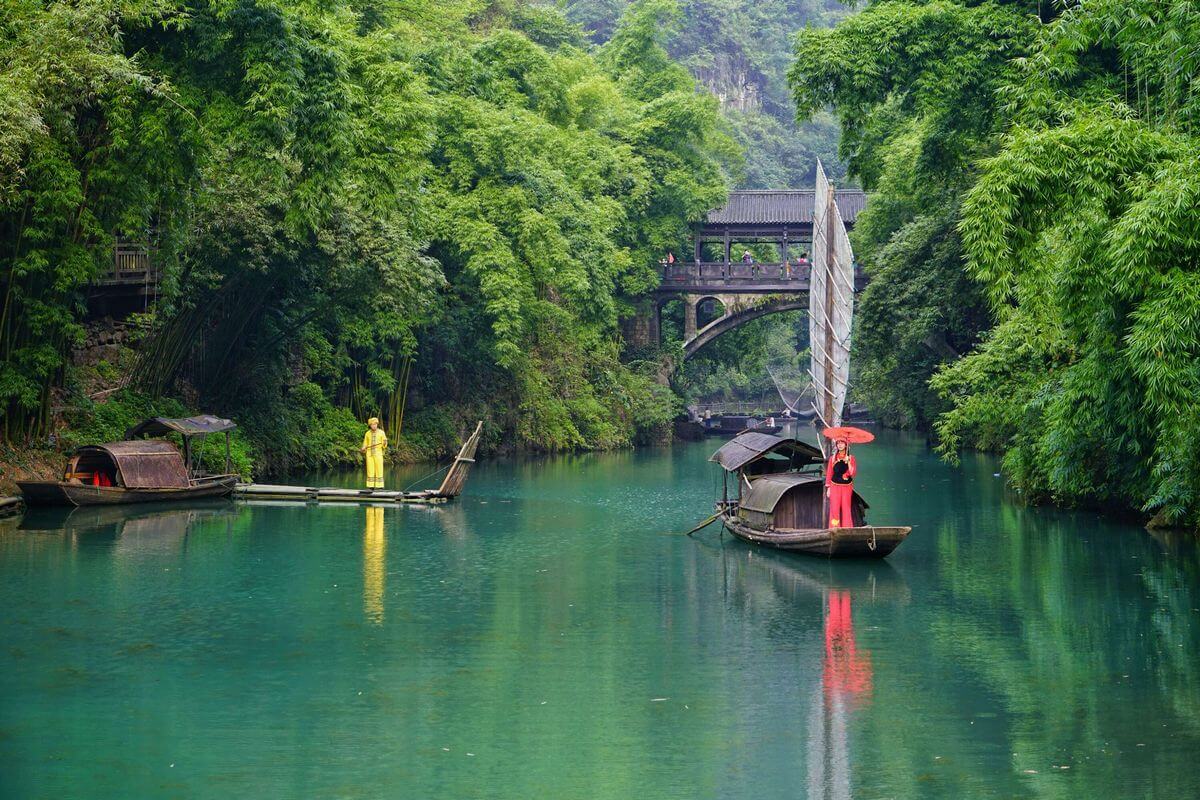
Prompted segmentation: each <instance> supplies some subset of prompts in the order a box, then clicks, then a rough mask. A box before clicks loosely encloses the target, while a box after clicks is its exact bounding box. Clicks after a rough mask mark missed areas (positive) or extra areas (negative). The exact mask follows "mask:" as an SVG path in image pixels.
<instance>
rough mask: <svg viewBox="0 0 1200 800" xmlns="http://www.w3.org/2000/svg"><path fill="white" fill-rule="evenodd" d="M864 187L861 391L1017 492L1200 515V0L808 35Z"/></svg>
mask: <svg viewBox="0 0 1200 800" xmlns="http://www.w3.org/2000/svg"><path fill="white" fill-rule="evenodd" d="M796 56H797V60H796V63H795V65H794V67H793V69H792V72H791V85H792V88H793V91H794V93H795V96H796V100H797V104H798V106H799V107H800V108H801V109H802V110H804V111H806V112H815V111H818V110H824V109H826V108H827V107H829V106H832V107H833V108H834V110H835V113H836V114H837V116H838V118H839V120H840V122H841V126H842V145H841V147H842V153H843V156H844V157H845V158H846V159H847V160H848V163H849V166H850V169H851V170H852V171H853V172H854V173H855V174H856V175H858V176H859V177H860V178H861V180H862V182H863V185H864V186H865V188H867V189H868V190H869V191H872V192H874V195H873V196H872V201H871V204H870V205H869V207H868V208H867V210H866V212H865V213H864V214H863V215H862V217H860V219H859V223H858V227H857V228H856V230H855V231H854V239H855V243H856V253H857V254H858V255H859V256H860V257H861V258H862V260H863V263H864V264H865V265H866V267H867V268H868V270H869V271H870V273H871V274H872V277H873V283H872V284H871V285H870V286H869V288H868V289H867V290H866V292H865V293H864V296H863V297H862V299H861V303H860V305H859V311H860V314H859V318H858V322H857V325H858V327H857V330H856V354H855V359H856V366H857V369H858V379H859V388H860V391H862V392H863V393H864V394H865V397H864V399H865V400H866V401H867V402H868V403H869V404H870V405H871V406H872V407H873V408H874V409H875V410H876V411H877V412H879V413H881V414H882V415H884V416H885V418H886V419H888V420H889V421H891V422H893V423H895V424H900V425H906V426H915V427H929V426H932V428H933V430H934V431H935V433H936V435H937V438H938V440H939V441H940V446H941V449H942V451H943V452H944V453H945V454H946V455H948V456H950V457H953V456H954V454H955V453H956V452H957V451H958V450H959V449H960V448H963V447H975V448H982V449H988V450H997V451H1000V452H1003V453H1004V454H1005V456H1004V462H1003V464H1004V471H1005V473H1006V476H1007V478H1008V480H1009V481H1010V482H1011V483H1012V484H1013V485H1014V486H1015V487H1016V488H1017V489H1018V490H1020V491H1021V492H1022V493H1023V494H1025V495H1026V496H1027V497H1030V498H1033V499H1035V500H1053V501H1056V502H1060V503H1064V504H1089V505H1102V506H1117V507H1125V508H1132V509H1137V510H1140V511H1141V512H1143V513H1145V514H1148V515H1151V514H1152V515H1154V516H1155V521H1156V522H1159V523H1164V524H1173V525H1184V526H1187V527H1190V528H1193V529H1195V528H1196V527H1197V525H1200V404H1198V403H1197V402H1196V397H1197V396H1198V393H1200V270H1198V267H1200V83H1197V81H1196V75H1197V74H1200V14H1197V13H1196V9H1195V6H1194V4H1192V3H1190V2H1179V1H1177V0H1167V2H1144V1H1143V0H1121V1H1120V2H1105V0H1101V1H1100V2H1092V3H1080V4H1067V5H1062V4H1053V3H1033V2H983V3H959V2H951V1H950V0H933V2H910V0H889V1H888V2H877V3H871V4H869V5H867V6H866V7H865V8H864V9H863V10H862V11H861V13H859V14H857V15H855V16H853V17H850V18H849V19H847V20H845V21H843V22H842V23H841V24H840V25H839V26H838V27H836V28H835V29H833V30H828V31H821V30H807V31H804V32H803V33H802V34H801V36H800V37H799V40H798V43H797V50H796Z"/></svg>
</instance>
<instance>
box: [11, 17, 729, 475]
mask: <svg viewBox="0 0 1200 800" xmlns="http://www.w3.org/2000/svg"><path fill="white" fill-rule="evenodd" d="M5 10H6V11H7V10H11V12H12V13H11V14H6V15H5V17H4V22H3V23H0V52H2V53H4V54H5V55H6V56H9V58H8V59H7V61H6V62H5V66H4V67H2V68H0V86H4V87H8V86H13V87H17V88H18V89H19V90H20V91H19V92H17V93H15V94H14V95H13V98H14V102H13V103H11V104H9V107H7V108H5V109H4V110H3V111H0V230H3V231H4V244H5V245H6V247H5V248H3V255H0V297H3V306H0V308H2V312H0V313H2V316H0V413H3V425H4V431H3V435H4V437H6V438H10V439H20V438H22V437H25V436H29V435H32V434H38V433H41V432H44V431H45V429H46V428H48V427H49V426H50V425H51V424H52V420H51V418H50V414H49V409H50V408H51V403H50V399H51V394H52V392H53V390H54V387H55V386H56V385H58V384H61V383H62V382H63V380H64V364H65V360H66V357H67V355H68V354H69V352H70V350H71V348H72V346H73V345H74V344H76V343H77V342H78V341H79V340H80V338H81V335H82V329H81V328H80V326H79V324H78V320H79V317H80V315H81V313H82V310H83V308H82V300H83V293H82V289H83V288H84V287H85V285H86V284H87V283H88V282H89V281H90V280H92V278H93V277H94V276H95V274H96V272H97V270H98V269H99V268H100V267H102V266H103V265H104V264H105V263H106V262H109V259H110V258H111V255H110V251H109V250H108V246H109V245H110V243H111V242H112V239H113V236H114V235H128V236H134V237H136V238H141V239H151V240H152V244H154V245H155V247H156V260H157V261H158V263H159V265H160V266H161V268H162V270H163V282H162V286H163V297H162V299H161V300H160V302H159V304H158V307H157V310H156V314H155V316H154V317H153V325H154V327H153V330H152V331H151V332H150V334H149V335H148V336H147V337H146V339H145V341H144V343H143V345H142V348H141V353H140V361H139V363H138V364H137V366H136V369H135V370H134V374H133V381H134V385H136V386H138V387H139V389H140V390H143V391H144V392H145V393H146V394H147V395H148V396H151V397H158V396H163V395H172V394H177V395H181V396H186V397H188V398H194V399H195V401H196V403H197V404H199V405H201V406H202V407H203V408H204V409H205V410H212V411H217V412H219V413H223V414H226V415H228V416H231V417H234V418H236V419H238V420H239V421H240V422H241V423H242V424H243V427H244V428H245V429H247V430H249V431H251V432H252V435H253V437H254V441H255V444H256V446H257V448H258V450H259V453H260V455H261V456H262V457H263V458H264V459H265V461H266V465H267V468H268V469H270V470H273V471H283V470H287V469H295V468H309V467H316V466H322V465H324V464H326V463H330V462H336V461H344V460H350V459H352V458H354V456H355V454H356V452H357V441H358V440H359V439H360V438H361V424H360V422H356V418H358V419H361V417H364V416H368V415H371V414H376V415H379V416H381V417H383V418H384V422H385V426H386V427H387V428H388V429H389V430H390V431H392V432H393V433H398V432H400V430H401V429H402V427H403V424H404V414H405V413H406V411H407V412H409V413H410V414H413V415H415V417H412V419H414V421H415V422H416V423H418V424H420V423H422V421H429V420H435V419H442V420H444V419H452V420H454V421H455V423H456V426H459V423H461V424H465V422H466V420H465V418H463V417H461V416H460V415H459V414H458V413H456V412H454V411H439V409H468V408H470V409H478V408H480V406H489V407H492V409H493V411H492V415H491V416H492V417H493V420H492V421H493V422H495V423H497V425H498V427H499V428H501V429H502V430H504V431H507V432H508V433H509V434H511V435H512V436H514V437H515V439H516V443H517V444H518V445H523V446H528V447H533V448H544V449H551V450H557V449H566V448H580V447H613V446H619V445H624V444H628V443H630V442H633V441H637V440H643V439H646V438H648V437H652V436H653V435H655V434H654V431H657V430H658V429H660V428H661V427H662V426H663V424H664V420H666V419H669V414H670V413H671V412H673V410H674V408H675V406H674V403H673V401H672V400H671V399H670V398H669V397H665V396H664V395H663V390H662V389H661V388H660V387H658V386H656V385H652V384H651V382H649V381H648V379H647V378H646V377H645V376H643V375H641V374H639V373H637V372H635V371H633V370H632V369H631V368H629V367H627V366H624V365H622V364H621V362H620V360H619V347H618V344H617V321H618V314H619V313H620V311H621V310H622V309H623V308H624V307H625V299H624V298H626V297H627V296H630V295H636V294H638V293H640V292H644V291H645V290H646V289H648V288H650V287H651V286H653V285H654V283H655V281H656V280H657V277H656V274H655V273H654V271H653V269H652V267H651V265H652V264H653V263H654V260H655V258H656V257H657V256H658V255H659V254H661V252H663V251H664V250H665V249H667V248H670V247H677V243H678V242H679V241H680V240H681V239H682V238H683V236H684V235H685V234H686V232H687V229H688V228H687V226H688V223H689V221H691V220H693V219H696V218H698V217H699V216H700V215H702V214H703V213H704V212H705V211H707V210H708V209H710V208H712V207H714V206H716V205H719V204H720V203H721V202H722V201H723V199H724V197H725V192H726V190H727V184H728V180H729V178H728V172H727V167H728V165H732V164H736V163H737V161H738V155H737V148H736V145H735V144H734V143H733V141H732V140H731V139H730V138H729V137H728V135H727V133H726V132H725V130H724V126H723V124H722V122H721V118H720V115H719V112H718V107H717V103H716V101H715V100H714V99H713V98H712V97H711V96H709V95H707V94H704V93H702V92H699V91H697V87H696V84H695V82H694V80H693V79H692V78H691V76H690V75H689V74H688V72H687V70H686V69H685V68H683V67H682V66H680V65H679V64H678V63H676V62H675V61H674V60H672V59H671V58H670V56H669V55H668V54H667V52H666V50H665V49H664V47H663V44H664V32H663V27H662V23H663V22H664V21H665V20H666V19H667V18H668V17H669V16H671V14H672V11H673V4H672V3H670V2H664V1H663V0H643V1H642V2H638V3H636V4H634V5H633V6H631V7H630V9H629V11H628V14H627V15H626V16H625V18H624V20H623V21H622V23H621V24H620V25H619V26H617V28H616V29H615V32H614V37H613V40H612V41H611V42H610V43H609V44H608V45H607V46H606V47H604V48H603V49H601V50H600V51H598V52H596V53H589V52H587V50H586V42H585V39H584V37H583V35H582V33H581V31H580V29H579V28H578V27H577V26H575V25H574V24H572V23H570V22H569V21H568V20H566V19H565V18H564V17H563V16H562V15H561V14H560V13H559V12H557V11H555V10H553V9H548V8H544V7H541V6H538V5H533V4H530V3H526V2H521V1H520V0H496V2H476V1H475V0H469V1H467V0H464V1H463V2H449V3H442V2H437V3H434V2H431V1H429V0H405V1H404V2H401V3H395V4H383V5H377V6H373V7H371V8H369V9H364V8H361V7H359V6H357V5H353V4H345V3H340V2H335V3H320V4H313V3H308V2H300V3H293V4H283V5H279V4H270V3H263V2H260V0H243V1H241V2H238V3H235V4H234V5H233V6H230V5H229V4H227V3H221V2H214V0H177V1H176V2H169V3H168V2H163V3H162V4H161V5H159V4H151V3H149V2H147V3H144V4H138V3H130V4H127V6H122V7H121V8H119V9H117V10H114V9H112V8H110V7H109V6H107V5H100V4H89V3H83V4H65V3H59V2H52V3H49V4H43V5H38V4H29V3H26V2H23V0H7V5H6V6H5ZM59 42H61V47H57V48H56V47H55V46H54V45H55V43H59ZM135 54H136V55H135ZM10 242H11V243H13V244H14V245H15V246H14V247H12V248H9V247H7V245H8V244H9V243H10ZM410 394H411V395H412V396H411V403H410V402H409V400H410V398H409V395H410ZM190 404H191V402H190V401H189V405H190ZM98 408H99V407H98ZM117 411H118V409H117V408H114V409H113V411H112V413H117ZM461 433H462V430H461V428H460V429H459V430H457V431H456V432H455V433H454V434H450V435H446V434H447V431H445V430H442V426H441V423H438V424H437V425H434V426H433V427H432V428H430V429H429V431H426V432H424V434H425V439H424V442H425V444H429V443H434V442H436V443H438V446H439V447H444V446H445V443H446V441H447V440H450V441H452V440H454V439H457V438H458V436H460V435H461ZM421 435H423V433H422V431H420V430H418V431H416V432H414V436H415V437H420V436H421ZM397 438H399V437H397ZM425 444H421V445H413V447H414V449H417V450H424V448H425Z"/></svg>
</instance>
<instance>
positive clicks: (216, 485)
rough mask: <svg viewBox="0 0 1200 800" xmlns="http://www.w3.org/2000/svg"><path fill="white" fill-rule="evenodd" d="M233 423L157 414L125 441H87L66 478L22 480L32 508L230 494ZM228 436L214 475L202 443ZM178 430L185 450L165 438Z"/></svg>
mask: <svg viewBox="0 0 1200 800" xmlns="http://www.w3.org/2000/svg"><path fill="white" fill-rule="evenodd" d="M236 427H237V425H235V424H234V423H233V422H230V421H229V420H227V419H221V418H219V417H213V416H207V415H205V416H198V417H187V418H184V419H169V418H166V417H154V418H152V419H148V420H145V421H144V422H142V423H140V424H138V425H135V426H134V427H132V428H130V429H129V430H127V431H126V432H125V440H124V441H120V442H105V443H102V444H90V445H84V446H83V447H80V448H79V449H77V450H76V451H75V453H74V454H73V455H72V456H71V459H70V461H69V462H68V463H67V468H66V471H65V472H64V474H63V477H62V479H61V480H57V481H18V482H17V486H18V487H19V488H20V489H21V494H22V496H23V498H24V500H25V504H26V505H27V506H31V507H34V506H96V505H118V504H125V503H156V502H164V501H177V500H195V499H198V498H204V497H225V496H227V495H229V494H230V493H231V492H232V491H233V487H234V486H235V485H236V484H237V475H235V474H233V470H232V468H231V466H230V458H229V435H230V433H231V432H232V431H233V429H234V428H236ZM219 433H224V434H225V471H224V472H223V473H221V474H219V475H209V474H207V473H206V472H204V470H203V468H202V467H201V465H200V448H199V445H200V443H202V442H203V440H204V438H205V437H207V436H209V435H211V434H219ZM169 434H178V435H179V436H180V438H181V440H182V443H183V451H182V452H180V450H179V448H178V447H176V446H175V444H174V443H172V442H170V441H168V440H167V439H162V438H147V437H162V436H167V435H169Z"/></svg>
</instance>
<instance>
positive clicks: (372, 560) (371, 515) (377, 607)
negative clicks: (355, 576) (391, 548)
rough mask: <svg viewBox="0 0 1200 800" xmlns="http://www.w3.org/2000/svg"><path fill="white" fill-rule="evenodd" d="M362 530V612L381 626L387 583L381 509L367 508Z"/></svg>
mask: <svg viewBox="0 0 1200 800" xmlns="http://www.w3.org/2000/svg"><path fill="white" fill-rule="evenodd" d="M364 513H365V514H366V516H367V522H366V528H365V529H364V530H363V612H364V613H365V614H366V616H367V619H368V620H369V621H370V622H373V623H375V624H376V625H382V624H383V590H384V586H385V584H386V582H387V566H386V564H385V560H386V559H385V555H386V554H387V533H386V532H385V531H384V527H383V508H382V507H381V506H367V507H366V508H365V509H364Z"/></svg>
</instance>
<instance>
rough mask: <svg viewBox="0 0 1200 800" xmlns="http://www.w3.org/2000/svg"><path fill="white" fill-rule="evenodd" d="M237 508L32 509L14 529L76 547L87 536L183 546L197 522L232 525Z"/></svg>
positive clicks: (226, 504) (203, 503) (201, 504)
mask: <svg viewBox="0 0 1200 800" xmlns="http://www.w3.org/2000/svg"><path fill="white" fill-rule="evenodd" d="M237 513H238V512H237V507H236V506H235V505H234V504H233V502H232V501H230V500H224V499H216V500H195V501H191V502H188V503H171V504H166V503H163V504H158V503H144V504H139V505H113V506H79V507H76V508H35V509H32V510H30V511H29V512H28V513H26V514H25V516H24V517H22V518H21V521H20V524H19V525H18V526H17V529H18V530H20V531H23V532H26V533H55V534H62V533H65V534H67V535H68V536H70V537H71V541H72V544H77V543H78V542H79V539H80V538H81V537H86V538H87V541H88V542H89V543H90V544H96V543H100V542H104V541H110V542H112V543H114V544H116V543H117V542H119V541H120V540H121V539H122V538H131V537H135V538H140V537H142V536H147V537H155V538H157V539H159V540H162V541H172V542H174V541H178V540H179V538H180V537H183V542H182V543H183V544H184V545H186V536H187V533H188V531H189V530H190V529H191V528H192V527H193V526H194V525H196V524H197V523H200V522H207V521H211V520H215V519H218V518H224V519H226V520H227V522H229V523H232V521H233V519H234V518H235V517H236V516H237Z"/></svg>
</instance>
